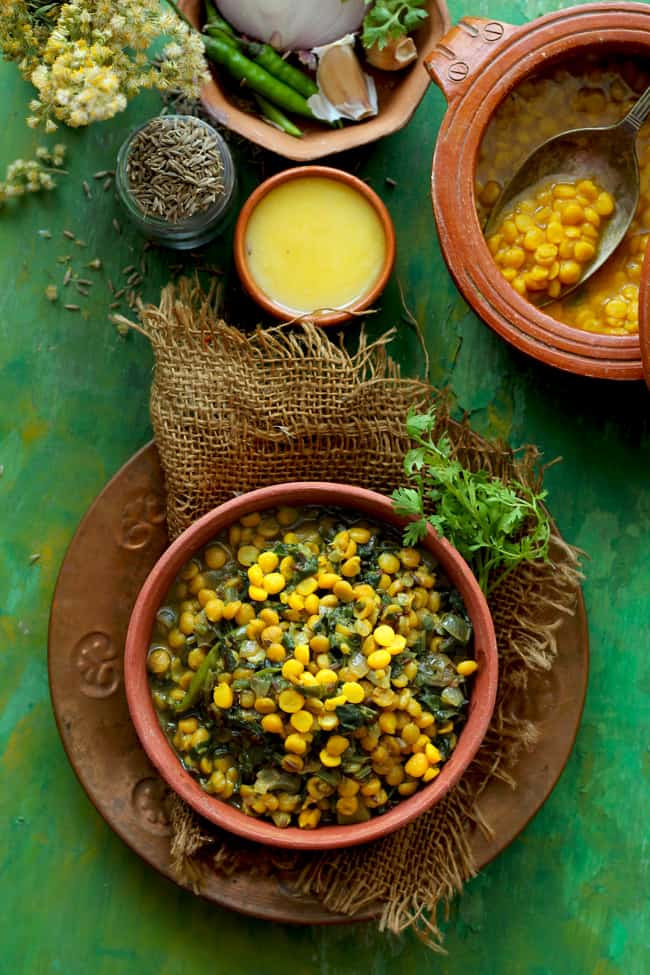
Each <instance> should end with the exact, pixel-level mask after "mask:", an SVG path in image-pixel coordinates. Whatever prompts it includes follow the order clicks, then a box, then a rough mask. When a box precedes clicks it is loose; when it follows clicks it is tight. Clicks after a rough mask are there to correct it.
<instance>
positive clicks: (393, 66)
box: [366, 37, 418, 71]
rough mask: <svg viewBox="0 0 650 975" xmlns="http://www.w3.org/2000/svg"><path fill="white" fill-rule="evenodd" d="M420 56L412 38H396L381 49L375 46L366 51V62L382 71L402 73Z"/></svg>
mask: <svg viewBox="0 0 650 975" xmlns="http://www.w3.org/2000/svg"><path fill="white" fill-rule="evenodd" d="M417 56H418V50H417V48H416V46H415V42H414V41H413V38H412V37H396V38H393V39H392V40H390V41H389V42H388V44H386V46H385V47H382V48H380V47H379V46H378V45H377V44H373V45H372V47H369V48H368V50H367V51H366V60H367V61H368V64H372V66H373V67H374V68H381V70H382V71H400V70H401V69H402V68H405V67H406V65H407V64H411V62H412V61H415V60H416V58H417Z"/></svg>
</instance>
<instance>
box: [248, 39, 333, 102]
mask: <svg viewBox="0 0 650 975" xmlns="http://www.w3.org/2000/svg"><path fill="white" fill-rule="evenodd" d="M246 49H247V51H248V53H249V54H250V56H251V57H252V58H253V60H254V62H255V64H259V65H260V67H262V68H264V69H265V70H266V71H268V73H269V74H272V75H273V77H274V78H277V79H278V81H283V82H284V84H285V85H288V86H289V88H294V89H295V90H296V91H298V92H300V94H301V95H304V96H305V98H310V97H311V95H316V94H318V85H317V84H316V82H315V81H313V79H312V78H310V77H309V75H306V74H305V73H304V72H303V71H301V70H300V69H299V68H294V66H293V65H292V64H288V62H287V61H285V59H284V58H283V57H281V56H280V55H279V54H278V52H277V51H276V50H275V48H273V47H271V45H270V44H257V43H255V42H253V41H251V42H250V43H248V44H247V45H246Z"/></svg>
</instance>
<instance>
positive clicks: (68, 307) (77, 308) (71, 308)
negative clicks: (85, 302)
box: [63, 305, 81, 311]
mask: <svg viewBox="0 0 650 975" xmlns="http://www.w3.org/2000/svg"><path fill="white" fill-rule="evenodd" d="M63 307H64V308H65V310H66V311H81V305H64V306H63Z"/></svg>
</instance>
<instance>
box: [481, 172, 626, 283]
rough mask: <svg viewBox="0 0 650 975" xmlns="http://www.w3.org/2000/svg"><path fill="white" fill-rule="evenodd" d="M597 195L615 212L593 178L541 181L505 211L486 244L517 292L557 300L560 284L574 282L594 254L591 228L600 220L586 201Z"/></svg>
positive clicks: (607, 196)
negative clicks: (572, 181) (523, 198)
mask: <svg viewBox="0 0 650 975" xmlns="http://www.w3.org/2000/svg"><path fill="white" fill-rule="evenodd" d="M601 197H602V199H603V208H604V209H609V213H610V214H611V213H613V212H614V207H615V203H614V200H613V199H612V198H611V196H610V195H609V194H608V193H606V192H604V191H603V190H602V189H601V188H600V187H599V186H598V185H597V184H596V183H595V182H594V181H593V180H578V181H576V182H575V183H543V184H541V185H540V186H538V187H537V188H536V189H533V190H531V195H530V197H527V198H526V199H525V200H520V201H519V202H518V203H517V205H516V206H515V209H514V210H513V211H509V212H508V213H506V215H505V217H504V218H503V220H502V221H501V224H500V225H499V227H498V228H497V230H496V231H495V233H494V234H492V235H491V236H490V237H488V241H487V243H488V247H489V249H490V252H491V254H492V255H493V256H494V260H495V261H496V263H497V266H498V267H499V270H500V271H501V274H502V275H503V276H504V277H505V278H506V280H507V281H509V282H510V283H511V284H512V287H513V288H514V290H515V291H516V292H517V293H518V294H520V295H522V297H524V298H528V299H529V300H531V301H535V300H537V299H538V298H544V299H548V298H549V297H550V298H558V297H559V296H560V295H561V294H562V290H563V288H568V287H571V286H573V285H575V284H577V282H578V281H579V280H580V278H581V277H582V275H583V273H584V271H585V268H586V267H587V265H588V264H589V263H590V262H591V261H592V260H593V259H594V257H595V256H596V254H597V247H598V242H599V239H600V233H598V234H596V240H595V241H594V240H592V239H591V232H592V228H593V227H594V226H599V225H600V223H601V218H600V216H599V214H598V213H596V211H595V210H594V209H593V207H590V206H589V203H590V202H592V201H593V200H594V199H600V198H601ZM605 200H608V201H609V202H608V203H605ZM524 209H525V210H526V211H530V212H522V211H524ZM513 225H514V228H515V233H514V234H513V233H512V231H511V229H510V228H511V227H512V226H513ZM506 226H507V227H508V233H507V234H506ZM600 232H602V228H601V231H600Z"/></svg>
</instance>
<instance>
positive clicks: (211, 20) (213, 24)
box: [203, 0, 239, 45]
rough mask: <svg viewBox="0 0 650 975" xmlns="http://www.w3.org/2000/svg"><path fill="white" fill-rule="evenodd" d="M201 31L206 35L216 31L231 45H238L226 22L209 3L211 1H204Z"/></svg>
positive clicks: (236, 38) (237, 40)
mask: <svg viewBox="0 0 650 975" xmlns="http://www.w3.org/2000/svg"><path fill="white" fill-rule="evenodd" d="M203 30H204V31H205V33H206V34H212V32H213V30H218V31H220V32H221V33H222V34H223V35H224V36H225V37H226V38H229V39H230V40H231V42H232V43H234V44H237V45H239V39H238V37H237V35H236V34H235V32H234V30H233V29H232V27H231V26H230V24H229V23H228V21H227V20H224V19H223V17H220V16H219V14H218V13H217V8H216V7H215V6H214V4H213V3H211V0H205V27H204V28H203Z"/></svg>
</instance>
